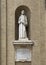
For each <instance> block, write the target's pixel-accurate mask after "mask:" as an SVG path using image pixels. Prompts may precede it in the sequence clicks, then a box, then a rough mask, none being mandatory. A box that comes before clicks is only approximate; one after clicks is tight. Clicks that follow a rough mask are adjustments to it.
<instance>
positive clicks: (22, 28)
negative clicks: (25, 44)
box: [18, 10, 28, 39]
mask: <svg viewBox="0 0 46 65" xmlns="http://www.w3.org/2000/svg"><path fill="white" fill-rule="evenodd" d="M18 24H19V39H27V33H26V26H27V25H28V23H27V16H26V15H25V11H24V10H22V11H21V15H20V17H19V19H18Z"/></svg>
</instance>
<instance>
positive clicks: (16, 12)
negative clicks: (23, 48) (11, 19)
mask: <svg viewBox="0 0 46 65" xmlns="http://www.w3.org/2000/svg"><path fill="white" fill-rule="evenodd" d="M22 10H24V11H25V15H26V16H27V22H28V26H27V28H26V31H27V37H28V39H30V36H29V35H30V34H29V32H30V29H29V27H30V25H29V24H30V23H29V22H30V17H31V12H30V9H29V8H28V7H27V6H24V5H21V6H19V7H17V8H16V10H15V40H18V38H19V37H18V36H19V34H18V32H19V28H18V27H19V25H18V18H19V16H20V14H21V11H22Z"/></svg>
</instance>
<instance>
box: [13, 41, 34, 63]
mask: <svg viewBox="0 0 46 65" xmlns="http://www.w3.org/2000/svg"><path fill="white" fill-rule="evenodd" d="M13 45H14V48H15V62H31V58H32V55H31V54H32V46H33V45H34V42H33V41H31V40H15V41H14V42H13Z"/></svg>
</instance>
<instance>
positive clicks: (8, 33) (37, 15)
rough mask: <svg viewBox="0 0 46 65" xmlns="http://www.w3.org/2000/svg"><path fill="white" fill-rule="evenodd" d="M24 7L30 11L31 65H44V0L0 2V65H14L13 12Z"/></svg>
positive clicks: (4, 0) (45, 54)
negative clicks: (32, 43) (32, 44)
mask: <svg viewBox="0 0 46 65" xmlns="http://www.w3.org/2000/svg"><path fill="white" fill-rule="evenodd" d="M21 5H25V6H27V7H28V8H29V9H30V11H31V17H30V19H31V20H30V37H31V39H32V40H34V42H35V43H34V47H33V51H32V63H31V64H32V65H46V51H45V50H46V11H45V2H44V0H29V1H28V0H1V65H15V62H14V46H13V44H12V42H13V41H14V40H15V32H16V31H15V11H16V8H17V7H19V6H21Z"/></svg>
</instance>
